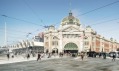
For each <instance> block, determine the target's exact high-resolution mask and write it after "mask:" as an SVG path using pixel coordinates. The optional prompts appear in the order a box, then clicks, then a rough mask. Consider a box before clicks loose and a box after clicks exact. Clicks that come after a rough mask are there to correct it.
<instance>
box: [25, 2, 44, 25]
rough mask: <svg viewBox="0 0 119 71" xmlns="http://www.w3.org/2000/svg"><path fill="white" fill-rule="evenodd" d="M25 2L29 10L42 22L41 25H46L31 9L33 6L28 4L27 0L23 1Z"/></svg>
mask: <svg viewBox="0 0 119 71" xmlns="http://www.w3.org/2000/svg"><path fill="white" fill-rule="evenodd" d="M23 1H24V3H25V4H26V5H27V6H28V8H29V9H30V10H31V12H32V13H33V14H34V15H35V16H36V17H37V18H38V20H40V21H41V23H42V24H44V23H43V20H42V19H41V18H39V16H38V15H37V14H36V12H35V11H34V10H33V9H32V8H31V6H30V5H29V4H28V2H27V1H26V0H23Z"/></svg>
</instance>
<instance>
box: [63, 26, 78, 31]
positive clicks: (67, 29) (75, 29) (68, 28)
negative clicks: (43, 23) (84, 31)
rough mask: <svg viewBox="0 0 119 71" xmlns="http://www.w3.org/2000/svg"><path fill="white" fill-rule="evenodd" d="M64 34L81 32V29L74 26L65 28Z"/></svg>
mask: <svg viewBox="0 0 119 71" xmlns="http://www.w3.org/2000/svg"><path fill="white" fill-rule="evenodd" d="M62 31H63V32H71V31H72V32H76V31H80V30H79V28H76V27H73V26H70V27H67V28H64V29H63V30H62Z"/></svg>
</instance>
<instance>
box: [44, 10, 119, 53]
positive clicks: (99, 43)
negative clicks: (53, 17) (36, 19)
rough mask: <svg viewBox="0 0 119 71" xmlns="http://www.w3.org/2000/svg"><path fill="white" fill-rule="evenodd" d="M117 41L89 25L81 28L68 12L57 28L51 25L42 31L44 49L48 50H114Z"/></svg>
mask: <svg viewBox="0 0 119 71" xmlns="http://www.w3.org/2000/svg"><path fill="white" fill-rule="evenodd" d="M117 48H119V43H118V42H116V41H113V39H112V38H111V39H110V40H107V39H105V38H104V37H102V36H101V35H99V34H97V33H96V31H94V30H93V29H92V28H91V27H90V26H87V27H86V28H83V27H82V25H81V24H80V21H79V19H78V18H76V17H74V16H73V14H72V13H71V12H70V13H69V15H68V16H67V17H65V18H64V19H63V20H62V21H61V24H60V27H59V28H58V29H55V27H54V26H53V25H51V26H49V28H48V29H47V30H46V31H45V32H44V49H45V51H48V52H53V51H55V52H58V53H59V52H81V51H85V52H88V51H96V52H110V51H116V50H117Z"/></svg>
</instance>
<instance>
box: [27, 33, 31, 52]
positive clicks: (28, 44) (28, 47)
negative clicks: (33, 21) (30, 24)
mask: <svg viewBox="0 0 119 71" xmlns="http://www.w3.org/2000/svg"><path fill="white" fill-rule="evenodd" d="M30 34H31V33H28V34H27V35H26V38H27V40H26V43H27V52H28V48H29V42H28V37H29V35H30Z"/></svg>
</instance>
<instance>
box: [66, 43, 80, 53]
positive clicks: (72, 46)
mask: <svg viewBox="0 0 119 71" xmlns="http://www.w3.org/2000/svg"><path fill="white" fill-rule="evenodd" d="M69 52H70V53H78V46H77V45H76V44H75V43H72V42H70V43H67V44H66V45H65V46H64V53H69Z"/></svg>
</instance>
